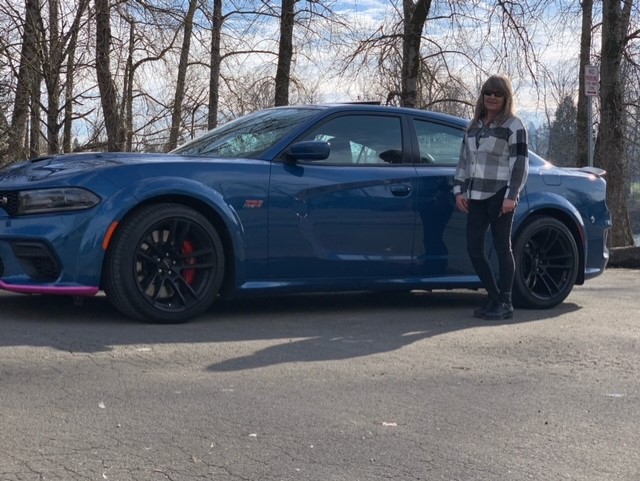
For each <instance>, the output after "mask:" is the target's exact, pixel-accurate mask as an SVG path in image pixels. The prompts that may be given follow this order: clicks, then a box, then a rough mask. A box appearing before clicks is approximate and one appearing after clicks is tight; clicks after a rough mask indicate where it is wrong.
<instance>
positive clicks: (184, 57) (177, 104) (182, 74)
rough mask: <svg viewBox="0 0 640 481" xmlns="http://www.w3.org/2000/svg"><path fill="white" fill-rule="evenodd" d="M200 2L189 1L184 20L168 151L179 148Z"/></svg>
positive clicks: (195, 0)
mask: <svg viewBox="0 0 640 481" xmlns="http://www.w3.org/2000/svg"><path fill="white" fill-rule="evenodd" d="M197 6H198V0H190V1H189V11H188V12H187V16H186V17H185V19H184V37H183V38H182V50H181V51H180V65H178V80H177V82H176V95H175V100H174V101H173V112H172V114H171V131H170V132H169V143H168V144H167V147H166V149H167V151H169V150H173V149H175V148H176V147H177V146H178V137H179V136H180V124H181V122H182V101H183V100H184V88H185V79H186V77H187V67H188V66H189V51H190V49H191V32H192V31H193V17H194V15H195V13H196V7H197Z"/></svg>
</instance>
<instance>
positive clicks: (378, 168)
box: [269, 112, 416, 279]
mask: <svg viewBox="0 0 640 481" xmlns="http://www.w3.org/2000/svg"><path fill="white" fill-rule="evenodd" d="M403 122H406V120H403V117H402V116H400V115H389V114H383V113H380V114H373V113H371V112H368V113H366V114H362V113H342V114H337V115H334V116H333V117H331V118H328V119H326V120H324V121H321V123H320V124H319V125H316V126H315V127H313V128H311V129H310V130H308V131H307V132H306V133H305V134H304V135H303V136H302V137H301V138H299V139H298V140H299V141H300V140H322V141H327V142H328V143H329V145H330V148H331V153H330V155H329V157H328V158H327V159H325V160H322V161H314V162H309V161H304V162H303V161H298V162H275V163H274V164H273V166H272V174H271V182H270V191H269V273H270V277H271V278H301V279H305V278H306V279H321V278H327V279H335V278H340V279H353V278H363V279H364V278H372V277H376V278H379V277H401V276H406V275H408V274H409V273H410V271H411V265H412V255H413V253H412V249H413V239H414V228H415V222H416V210H415V206H416V171H415V168H414V167H413V166H412V165H411V163H410V155H409V152H408V151H407V145H409V144H410V142H409V141H408V140H407V139H405V138H403V133H404V132H405V131H406V130H407V129H406V126H405V125H403ZM405 160H406V161H407V163H403V161H405Z"/></svg>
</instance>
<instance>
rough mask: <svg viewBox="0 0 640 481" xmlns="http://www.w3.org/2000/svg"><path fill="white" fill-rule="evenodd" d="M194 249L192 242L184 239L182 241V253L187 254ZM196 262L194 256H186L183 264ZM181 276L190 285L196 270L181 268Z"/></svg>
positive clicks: (194, 277) (194, 278)
mask: <svg viewBox="0 0 640 481" xmlns="http://www.w3.org/2000/svg"><path fill="white" fill-rule="evenodd" d="M194 250H195V249H194V248H193V243H192V242H191V241H188V240H187V241H184V242H183V243H182V253H183V254H184V255H185V256H187V255H189V254H191V253H193V251H194ZM195 263H196V258H195V257H188V258H186V259H185V264H195ZM182 277H183V279H184V281H185V282H186V283H187V284H189V285H192V284H193V281H195V280H196V270H195V269H183V271H182Z"/></svg>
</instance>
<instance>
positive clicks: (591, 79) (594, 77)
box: [584, 65, 600, 167]
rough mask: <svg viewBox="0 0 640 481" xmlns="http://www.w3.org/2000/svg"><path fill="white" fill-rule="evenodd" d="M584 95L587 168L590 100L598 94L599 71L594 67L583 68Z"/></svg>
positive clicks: (591, 121) (590, 163)
mask: <svg viewBox="0 0 640 481" xmlns="http://www.w3.org/2000/svg"><path fill="white" fill-rule="evenodd" d="M584 93H585V95H586V96H587V124H588V139H587V142H588V153H589V167H593V111H592V107H591V100H592V99H591V98H592V97H597V96H598V95H599V94H600V71H599V69H598V67H597V66H595V65H585V67H584Z"/></svg>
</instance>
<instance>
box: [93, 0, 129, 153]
mask: <svg viewBox="0 0 640 481" xmlns="http://www.w3.org/2000/svg"><path fill="white" fill-rule="evenodd" d="M109 3H110V2H109V0H95V5H96V74H97V80H98V88H99V89H100V103H101V105H102V113H103V116H104V123H105V127H106V130H107V148H108V149H109V151H112V152H113V151H122V150H124V146H125V130H124V122H123V119H122V115H121V113H120V109H119V108H118V105H119V102H118V92H117V87H116V83H115V81H114V79H113V76H112V75H111V64H110V59H111V40H112V37H111V8H110V5H109Z"/></svg>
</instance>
